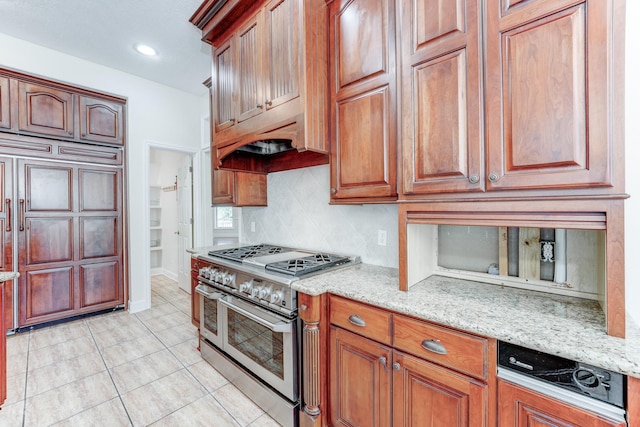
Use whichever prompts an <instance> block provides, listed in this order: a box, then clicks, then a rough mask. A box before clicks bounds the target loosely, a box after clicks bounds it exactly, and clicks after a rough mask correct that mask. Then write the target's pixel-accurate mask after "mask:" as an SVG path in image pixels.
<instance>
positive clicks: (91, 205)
mask: <svg viewBox="0 0 640 427" xmlns="http://www.w3.org/2000/svg"><path fill="white" fill-rule="evenodd" d="M119 181H120V171H115V170H112V171H106V170H90V169H80V170H79V171H78V186H79V188H80V212H91V211H117V210H118V191H117V189H118V188H119Z"/></svg>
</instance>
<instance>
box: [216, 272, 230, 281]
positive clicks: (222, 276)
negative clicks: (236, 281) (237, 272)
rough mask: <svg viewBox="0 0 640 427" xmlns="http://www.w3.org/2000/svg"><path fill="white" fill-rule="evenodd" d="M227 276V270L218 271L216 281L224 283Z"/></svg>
mask: <svg viewBox="0 0 640 427" xmlns="http://www.w3.org/2000/svg"><path fill="white" fill-rule="evenodd" d="M226 278H227V272H226V271H219V272H217V273H216V282H218V283H224V280H225V279H226Z"/></svg>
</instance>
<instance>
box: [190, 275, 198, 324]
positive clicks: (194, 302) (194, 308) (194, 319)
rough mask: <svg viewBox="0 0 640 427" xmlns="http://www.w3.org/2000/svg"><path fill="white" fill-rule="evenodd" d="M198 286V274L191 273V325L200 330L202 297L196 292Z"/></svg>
mask: <svg viewBox="0 0 640 427" xmlns="http://www.w3.org/2000/svg"><path fill="white" fill-rule="evenodd" d="M196 286H198V272H197V271H192V272H191V323H192V324H193V326H195V327H196V328H198V329H200V297H199V295H200V294H199V293H197V292H196Z"/></svg>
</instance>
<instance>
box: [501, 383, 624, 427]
mask: <svg viewBox="0 0 640 427" xmlns="http://www.w3.org/2000/svg"><path fill="white" fill-rule="evenodd" d="M498 402H499V403H498V405H499V406H498V426H499V427H532V426H533V427H555V426H562V427H626V425H627V423H625V422H624V421H614V420H610V419H607V418H606V417H603V416H600V415H596V414H594V413H592V412H589V411H586V410H584V409H580V408H577V407H575V406H571V405H569V404H567V403H564V402H560V401H559V400H555V399H552V398H550V397H548V396H544V395H542V394H539V393H536V392H534V391H531V390H528V389H526V388H523V387H520V386H517V385H514V384H511V383H509V382H506V381H502V380H498Z"/></svg>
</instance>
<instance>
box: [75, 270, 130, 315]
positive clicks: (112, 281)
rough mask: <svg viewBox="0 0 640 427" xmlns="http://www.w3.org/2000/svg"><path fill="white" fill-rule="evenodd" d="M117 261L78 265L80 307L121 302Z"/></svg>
mask: <svg viewBox="0 0 640 427" xmlns="http://www.w3.org/2000/svg"><path fill="white" fill-rule="evenodd" d="M118 270H119V263H118V261H110V262H102V263H96V264H82V265H80V307H79V308H80V309H82V308H85V307H92V306H100V305H113V304H115V303H118V302H120V303H122V302H123V295H122V286H121V283H120V272H119V271H118Z"/></svg>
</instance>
